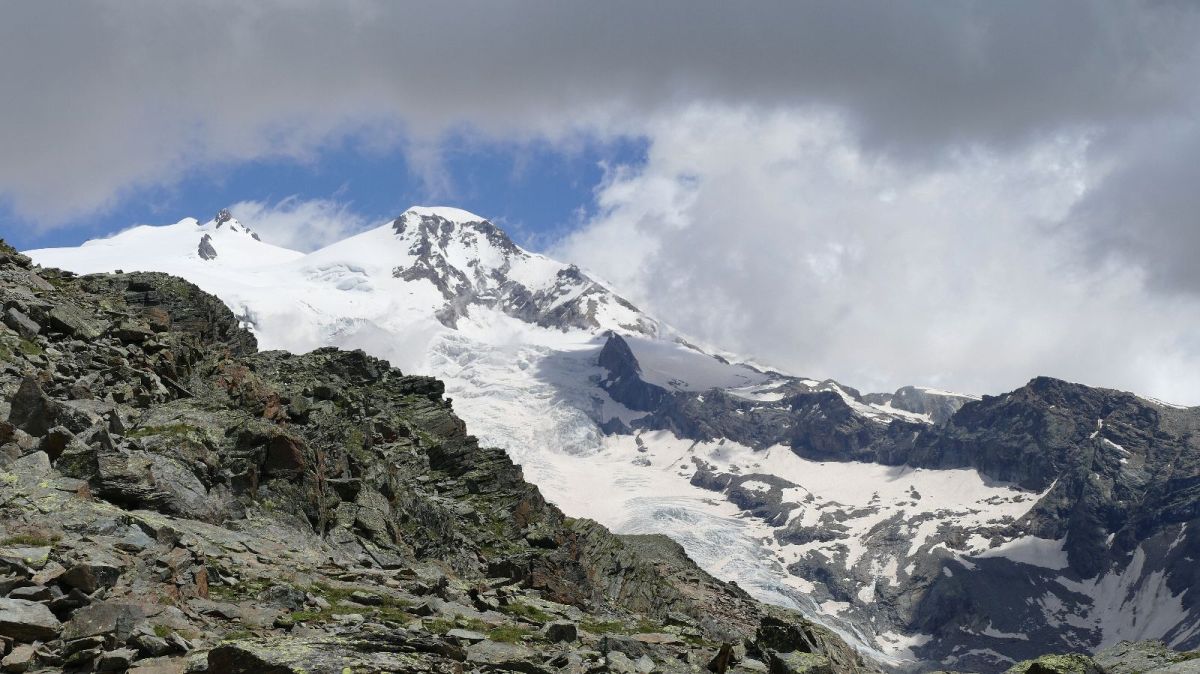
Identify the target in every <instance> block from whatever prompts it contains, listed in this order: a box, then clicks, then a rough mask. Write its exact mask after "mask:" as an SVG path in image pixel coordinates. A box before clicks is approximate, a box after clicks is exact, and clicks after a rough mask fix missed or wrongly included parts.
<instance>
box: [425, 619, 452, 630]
mask: <svg viewBox="0 0 1200 674" xmlns="http://www.w3.org/2000/svg"><path fill="white" fill-rule="evenodd" d="M454 627H455V625H454V621H453V620H446V619H445V618H434V619H433V620H427V621H425V629H427V630H429V631H430V632H433V633H434V634H445V633H446V632H449V631H450V630H452V629H454Z"/></svg>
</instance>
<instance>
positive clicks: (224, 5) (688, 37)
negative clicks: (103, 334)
mask: <svg viewBox="0 0 1200 674" xmlns="http://www.w3.org/2000/svg"><path fill="white" fill-rule="evenodd" d="M1197 25H1198V24H1197V13H1196V12H1195V11H1193V10H1192V9H1189V8H1188V7H1187V6H1186V5H1183V4H1169V3H1152V4H1137V3H1097V2H1054V3H1045V2H995V3H994V2H955V3H928V2H886V3H864V2H839V3H803V2H779V3H769V2H758V3H752V4H750V3H747V4H742V3H728V2H701V3H697V2H684V1H682V0H680V1H676V2H667V1H664V2H654V3H645V2H625V3H621V2H606V3H582V2H580V3H525V4H521V3H494V2H472V3H421V4H417V3H367V2H350V3H339V4H334V3H316V2H255V3H245V2H236V3H235V2H208V3H189V4H185V3H164V2H157V1H154V2H149V1H146V2H132V1H123V2H111V3H104V2H92V3H49V2H36V3H6V4H5V5H4V6H3V8H2V9H0V90H2V91H4V92H5V103H4V105H3V107H2V108H0V193H2V194H5V195H7V197H8V198H9V199H11V200H12V202H13V203H14V204H15V206H16V207H17V208H18V209H19V210H20V211H21V212H24V213H25V214H27V215H32V216H35V217H38V218H41V219H42V220H44V221H45V222H52V221H54V220H55V219H59V218H63V217H70V216H74V215H78V214H80V213H84V212H87V211H88V210H90V209H94V208H97V207H101V206H103V205H104V204H106V203H109V202H111V201H112V200H113V199H114V198H116V197H117V196H119V195H120V194H121V192H122V190H125V189H128V188H131V187H136V186H139V185H143V184H148V183H160V182H164V181H170V180H171V179H172V178H174V177H178V176H179V175H180V174H181V172H184V171H186V170H188V168H189V167H196V166H204V165H210V164H213V163H218V164H219V163H221V162H237V161H243V160H248V159H255V158H260V157H264V156H299V157H302V156H305V155H306V154H308V153H311V152H313V151H314V150H317V149H319V148H320V147H321V146H322V145H323V144H325V143H331V142H339V141H341V140H344V139H345V138H346V137H347V136H351V137H353V138H355V139H356V140H357V141H361V142H382V140H388V139H390V140H395V139H397V138H400V137H406V138H408V139H410V140H411V139H412V138H413V137H416V138H425V139H428V138H430V137H434V138H435V137H436V135H437V134H438V133H440V132H443V131H445V130H447V129H450V128H474V129H478V130H480V131H482V132H483V133H484V134H487V135H495V136H500V137H506V138H512V137H531V136H538V135H550V136H551V137H559V138H562V137H564V136H567V135H569V134H571V133H573V132H578V131H584V132H589V133H599V134H609V133H633V134H636V133H640V132H641V131H642V130H643V128H644V125H645V123H646V121H647V120H649V119H652V118H654V117H656V116H659V115H663V114H671V113H672V112H673V111H675V110H677V109H679V108H680V107H682V106H685V105H688V104H692V103H695V102H697V101H700V102H712V103H718V104H724V105H730V104H732V105H746V106H751V107H757V108H772V107H780V106H783V107H788V106H808V107H817V108H830V109H834V110H837V111H838V112H839V113H840V114H842V115H844V116H845V117H846V118H847V119H848V120H849V121H850V122H851V123H852V124H853V125H854V126H855V128H856V129H857V133H858V137H859V138H860V139H861V140H862V141H863V142H865V143H866V144H867V145H868V146H869V147H874V148H877V149H884V150H887V151H889V152H890V153H891V154H893V155H897V156H904V157H906V158H907V159H908V160H910V161H928V160H931V159H937V158H938V157H939V156H941V155H942V153H943V152H944V150H945V149H947V148H948V147H958V146H960V145H962V144H976V143H983V144H987V145H989V146H993V147H1000V148H1003V147H1006V146H1009V145H1019V144H1021V143H1024V142H1026V141H1028V140H1029V139H1031V138H1035V137H1039V136H1043V135H1046V134H1053V133H1056V132H1059V131H1060V130H1062V129H1078V128H1091V127H1095V128H1098V129H1101V130H1105V129H1110V128H1114V127H1117V128H1121V127H1125V126H1128V125H1136V124H1141V123H1145V122H1146V121H1147V120H1156V119H1160V118H1162V117H1164V116H1169V115H1186V114H1187V113H1188V111H1190V110H1193V109H1194V104H1195V100H1194V91H1190V90H1188V87H1186V86H1184V85H1183V84H1181V83H1184V82H1189V81H1192V80H1194V79H1195V78H1196V76H1197V69H1196V67H1195V66H1196V42H1197V41H1196V39H1195V37H1196V35H1197Z"/></svg>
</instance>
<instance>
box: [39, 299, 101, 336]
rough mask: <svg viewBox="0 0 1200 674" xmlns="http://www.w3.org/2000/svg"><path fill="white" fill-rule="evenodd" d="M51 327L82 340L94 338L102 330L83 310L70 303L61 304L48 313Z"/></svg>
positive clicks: (47, 318) (47, 316)
mask: <svg viewBox="0 0 1200 674" xmlns="http://www.w3.org/2000/svg"><path fill="white" fill-rule="evenodd" d="M46 320H47V321H48V322H49V325H50V327H51V328H53V329H55V330H58V331H59V332H64V333H66V334H68V335H71V336H73V337H77V338H79V339H82V340H93V339H96V338H97V337H99V336H100V335H101V334H102V332H101V330H100V328H99V327H98V326H97V325H96V324H95V323H94V322H93V321H92V320H91V319H89V318H88V317H87V316H86V315H85V314H84V313H83V311H81V310H80V309H78V308H76V307H74V306H71V305H69V304H59V305H57V306H55V307H54V308H53V309H51V310H50V311H49V312H48V313H47V314H46Z"/></svg>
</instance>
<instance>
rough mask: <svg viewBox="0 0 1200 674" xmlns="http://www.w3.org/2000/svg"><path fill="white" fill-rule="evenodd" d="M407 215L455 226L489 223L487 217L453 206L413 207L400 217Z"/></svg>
mask: <svg viewBox="0 0 1200 674" xmlns="http://www.w3.org/2000/svg"><path fill="white" fill-rule="evenodd" d="M405 215H414V216H416V217H428V218H440V219H442V220H446V221H448V222H453V223H455V224H466V223H471V222H488V219H487V218H485V217H482V216H479V215H476V214H474V213H472V212H470V211H464V210H463V209H461V208H454V207H453V206H413V207H412V208H410V209H408V210H407V211H404V213H403V214H402V215H401V216H400V217H404V216H405Z"/></svg>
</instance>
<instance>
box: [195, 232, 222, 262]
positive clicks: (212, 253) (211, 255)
mask: <svg viewBox="0 0 1200 674" xmlns="http://www.w3.org/2000/svg"><path fill="white" fill-rule="evenodd" d="M196 254H197V255H199V256H200V259H201V260H215V259H217V249H216V248H213V245H212V236H211V235H209V234H205V235H204V236H202V237H200V245H199V246H197V247H196Z"/></svg>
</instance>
